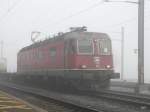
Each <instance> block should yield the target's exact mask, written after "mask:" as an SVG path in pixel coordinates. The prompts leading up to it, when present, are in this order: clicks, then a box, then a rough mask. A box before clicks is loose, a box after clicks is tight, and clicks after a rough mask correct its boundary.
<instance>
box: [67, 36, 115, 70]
mask: <svg viewBox="0 0 150 112" xmlns="http://www.w3.org/2000/svg"><path fill="white" fill-rule="evenodd" d="M105 36H107V35H105ZM65 60H66V61H65V68H71V69H99V70H112V69H113V62H112V60H113V59H112V51H111V40H110V39H109V38H108V37H107V38H106V37H105V38H102V37H95V38H93V37H92V36H91V37H89V36H86V35H82V37H80V38H76V39H69V40H67V41H66V43H65Z"/></svg>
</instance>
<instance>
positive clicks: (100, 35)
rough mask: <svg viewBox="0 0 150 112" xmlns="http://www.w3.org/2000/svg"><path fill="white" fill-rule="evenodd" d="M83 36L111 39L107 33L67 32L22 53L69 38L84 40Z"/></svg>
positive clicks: (26, 48)
mask: <svg viewBox="0 0 150 112" xmlns="http://www.w3.org/2000/svg"><path fill="white" fill-rule="evenodd" d="M82 36H84V37H85V36H86V38H91V37H97V38H101V39H110V38H109V36H108V35H107V34H106V33H97V32H81V31H75V32H67V33H63V34H58V36H55V37H53V38H48V39H45V40H44V41H40V42H36V43H33V44H31V45H29V46H27V47H24V48H22V49H21V50H20V52H23V51H26V50H29V49H31V48H36V47H39V46H41V45H45V44H48V43H51V42H55V41H59V40H66V39H68V38H73V39H74V38H75V39H77V38H82Z"/></svg>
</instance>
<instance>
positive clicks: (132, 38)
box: [0, 0, 150, 81]
mask: <svg viewBox="0 0 150 112" xmlns="http://www.w3.org/2000/svg"><path fill="white" fill-rule="evenodd" d="M119 1H121V0H119ZM122 1H123V0H122ZM131 1H136V0H131ZM145 1H146V3H145V5H146V6H145V79H146V81H150V61H149V57H150V53H149V51H150V50H149V48H150V44H149V42H150V38H149V35H150V20H149V19H150V7H149V6H150V0H145ZM99 2H101V0H0V40H3V41H4V56H5V57H6V58H7V60H8V71H9V72H15V71H16V58H17V52H18V51H19V50H20V49H21V48H22V47H25V46H27V45H30V44H31V43H32V42H31V39H30V38H31V32H32V31H40V32H42V35H41V38H39V39H44V38H45V37H46V36H49V35H53V34H55V33H57V32H60V31H61V32H66V31H67V29H68V28H69V27H73V26H83V25H84V26H87V27H88V31H94V32H106V33H108V35H109V36H110V37H111V39H112V43H113V54H114V64H115V70H116V71H118V72H120V53H121V52H120V48H121V41H120V39H121V27H122V26H123V27H124V28H125V68H124V70H125V73H124V78H125V79H137V54H136V53H134V49H137V38H138V36H137V30H138V28H137V26H138V24H137V14H138V13H137V12H138V11H137V9H138V6H137V4H129V3H103V4H99V5H98V6H97V5H96V6H95V7H94V8H91V6H93V5H94V4H97V3H99ZM14 3H16V4H17V5H15V7H12V6H13V5H14ZM88 8H89V9H88ZM8 9H9V12H8ZM85 9H87V10H86V11H83V10H85ZM80 11H81V13H78V12H80ZM82 11H83V12H82Z"/></svg>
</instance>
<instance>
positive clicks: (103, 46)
mask: <svg viewBox="0 0 150 112" xmlns="http://www.w3.org/2000/svg"><path fill="white" fill-rule="evenodd" d="M99 48H100V55H111V42H110V40H100V41H99Z"/></svg>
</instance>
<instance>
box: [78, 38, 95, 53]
mask: <svg viewBox="0 0 150 112" xmlns="http://www.w3.org/2000/svg"><path fill="white" fill-rule="evenodd" d="M78 53H79V54H93V42H92V40H88V39H80V40H78Z"/></svg>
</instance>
